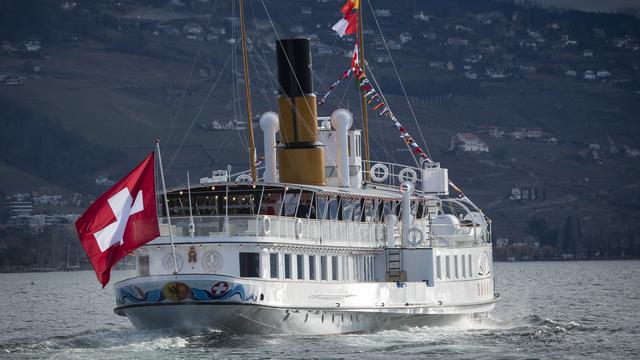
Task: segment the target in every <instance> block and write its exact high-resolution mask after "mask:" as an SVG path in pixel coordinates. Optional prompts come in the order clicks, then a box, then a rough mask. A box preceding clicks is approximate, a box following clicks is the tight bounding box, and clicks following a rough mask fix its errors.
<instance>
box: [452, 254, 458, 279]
mask: <svg viewBox="0 0 640 360" xmlns="http://www.w3.org/2000/svg"><path fill="white" fill-rule="evenodd" d="M453 273H454V274H455V276H456V279H457V278H458V277H459V275H458V255H454V256H453Z"/></svg>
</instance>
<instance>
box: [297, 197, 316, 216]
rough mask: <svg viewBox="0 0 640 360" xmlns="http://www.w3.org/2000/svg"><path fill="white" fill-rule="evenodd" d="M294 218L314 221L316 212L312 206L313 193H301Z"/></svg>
mask: <svg viewBox="0 0 640 360" xmlns="http://www.w3.org/2000/svg"><path fill="white" fill-rule="evenodd" d="M296 217H299V218H303V219H308V218H311V219H315V217H316V211H315V206H314V205H313V193H312V192H310V191H303V192H302V196H301V197H300V205H298V210H297V211H296Z"/></svg>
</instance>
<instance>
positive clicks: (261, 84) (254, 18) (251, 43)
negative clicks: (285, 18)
mask: <svg viewBox="0 0 640 360" xmlns="http://www.w3.org/2000/svg"><path fill="white" fill-rule="evenodd" d="M249 6H250V8H251V17H252V18H253V26H254V28H255V29H256V31H257V30H258V19H257V18H256V11H255V8H254V6H253V1H249ZM249 45H251V48H252V49H253V50H254V51H258V49H257V47H256V46H255V45H254V44H253V41H249ZM249 60H253V61H251V64H252V65H253V69H254V71H255V72H256V74H257V75H258V81H259V82H260V87H261V88H262V91H263V93H264V99H265V101H266V102H267V105H268V107H269V109H272V107H271V106H272V105H271V100H269V93H268V92H267V88H266V87H265V86H264V84H263V83H262V77H261V76H260V72H259V71H258V65H256V61H255V59H253V57H250V58H249Z"/></svg>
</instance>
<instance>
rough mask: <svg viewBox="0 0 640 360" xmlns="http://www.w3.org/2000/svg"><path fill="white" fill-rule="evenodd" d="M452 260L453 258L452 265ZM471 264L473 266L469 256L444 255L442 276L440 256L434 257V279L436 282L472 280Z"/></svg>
mask: <svg viewBox="0 0 640 360" xmlns="http://www.w3.org/2000/svg"><path fill="white" fill-rule="evenodd" d="M452 258H453V264H452ZM472 264H473V260H472V257H471V254H468V255H460V256H458V255H445V256H444V274H443V271H442V256H440V255H438V256H436V279H438V280H443V279H444V280H452V279H453V280H458V279H472V278H473V267H472ZM452 265H453V266H452ZM452 270H453V271H452ZM443 275H444V276H443Z"/></svg>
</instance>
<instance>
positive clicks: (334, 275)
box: [331, 256, 338, 281]
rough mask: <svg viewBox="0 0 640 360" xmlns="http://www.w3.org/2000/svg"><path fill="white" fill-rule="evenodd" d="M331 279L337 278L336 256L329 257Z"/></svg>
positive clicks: (335, 279)
mask: <svg viewBox="0 0 640 360" xmlns="http://www.w3.org/2000/svg"><path fill="white" fill-rule="evenodd" d="M331 280H334V281H337V280H338V257H337V256H332V257H331Z"/></svg>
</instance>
